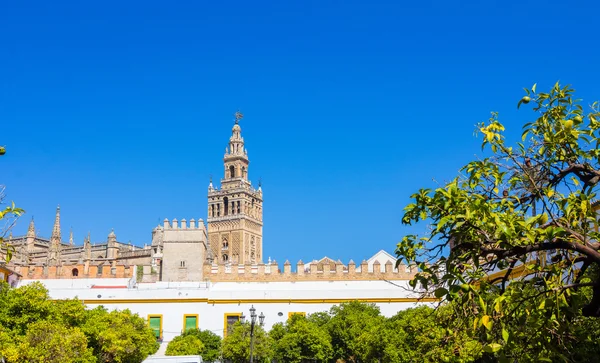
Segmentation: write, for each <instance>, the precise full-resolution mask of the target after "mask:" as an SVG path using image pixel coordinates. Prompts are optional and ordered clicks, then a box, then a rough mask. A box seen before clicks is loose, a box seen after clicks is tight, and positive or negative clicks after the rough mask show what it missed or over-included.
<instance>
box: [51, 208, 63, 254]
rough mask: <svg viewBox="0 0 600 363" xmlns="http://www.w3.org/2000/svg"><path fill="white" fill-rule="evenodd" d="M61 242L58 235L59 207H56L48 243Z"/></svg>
mask: <svg viewBox="0 0 600 363" xmlns="http://www.w3.org/2000/svg"><path fill="white" fill-rule="evenodd" d="M61 240H62V238H61V234H60V205H59V206H57V207H56V217H55V219H54V227H53V228H52V237H50V241H51V242H53V243H55V244H57V245H58V244H60V241H61Z"/></svg>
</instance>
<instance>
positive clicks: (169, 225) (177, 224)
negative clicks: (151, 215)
mask: <svg viewBox="0 0 600 363" xmlns="http://www.w3.org/2000/svg"><path fill="white" fill-rule="evenodd" d="M163 229H165V230H168V229H185V230H188V229H191V230H194V229H196V230H198V229H205V227H204V220H203V219H202V218H200V219H198V223H197V224H196V220H194V219H193V218H192V219H190V221H189V225H188V221H187V220H186V219H185V218H183V219H182V220H181V221H178V220H177V218H174V219H173V221H171V222H169V220H168V219H167V218H165V220H164V221H163Z"/></svg>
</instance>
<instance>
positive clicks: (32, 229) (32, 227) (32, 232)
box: [27, 217, 35, 237]
mask: <svg viewBox="0 0 600 363" xmlns="http://www.w3.org/2000/svg"><path fill="white" fill-rule="evenodd" d="M27 237H35V224H34V223H33V217H31V222H29V228H28V229H27Z"/></svg>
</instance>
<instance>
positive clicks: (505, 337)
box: [502, 328, 510, 342]
mask: <svg viewBox="0 0 600 363" xmlns="http://www.w3.org/2000/svg"><path fill="white" fill-rule="evenodd" d="M509 336H510V335H509V334H508V331H506V329H504V328H502V339H504V341H505V342H508V338H509Z"/></svg>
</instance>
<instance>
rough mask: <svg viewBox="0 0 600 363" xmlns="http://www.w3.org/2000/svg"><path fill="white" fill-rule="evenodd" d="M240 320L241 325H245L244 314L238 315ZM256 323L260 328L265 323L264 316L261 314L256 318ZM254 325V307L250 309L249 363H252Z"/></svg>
mask: <svg viewBox="0 0 600 363" xmlns="http://www.w3.org/2000/svg"><path fill="white" fill-rule="evenodd" d="M240 320H241V321H242V324H245V323H246V316H245V315H244V313H242V315H240ZM258 323H259V324H260V326H263V324H264V323H265V314H263V313H262V312H261V313H260V315H259V316H258ZM255 325H256V309H255V308H254V305H252V307H251V308H250V363H254V326H255Z"/></svg>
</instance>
